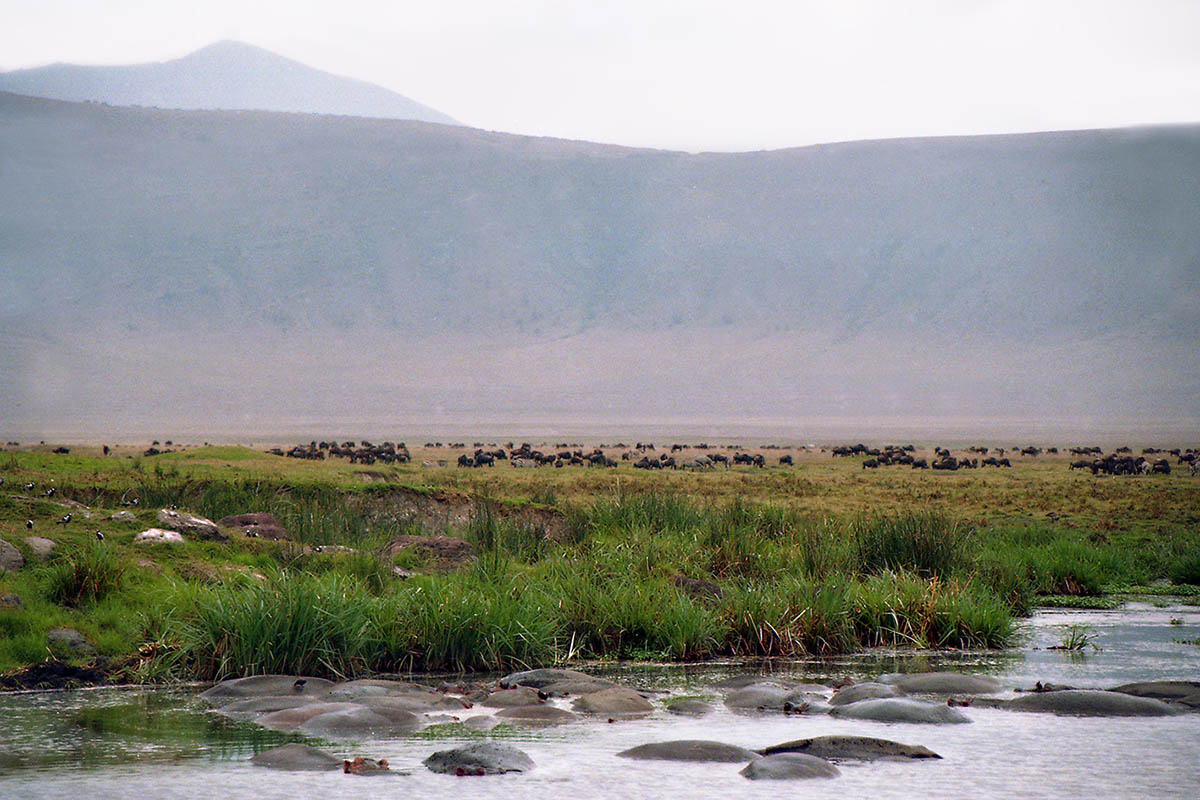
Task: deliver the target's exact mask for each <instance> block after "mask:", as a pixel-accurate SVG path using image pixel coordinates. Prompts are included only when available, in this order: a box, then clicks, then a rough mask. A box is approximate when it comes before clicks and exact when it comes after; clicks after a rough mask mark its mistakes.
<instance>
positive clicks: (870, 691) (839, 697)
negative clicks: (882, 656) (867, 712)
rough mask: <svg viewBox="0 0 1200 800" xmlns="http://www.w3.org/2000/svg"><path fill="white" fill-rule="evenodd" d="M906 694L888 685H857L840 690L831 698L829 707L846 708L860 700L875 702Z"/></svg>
mask: <svg viewBox="0 0 1200 800" xmlns="http://www.w3.org/2000/svg"><path fill="white" fill-rule="evenodd" d="M903 694H904V692H902V691H900V690H899V689H897V688H896V687H895V686H891V685H889V684H886V683H856V684H854V685H852V686H847V687H845V688H844V689H839V690H838V691H836V692H834V693H833V697H830V698H829V705H831V706H834V707H837V706H845V705H849V704H850V703H857V702H858V701H859V700H875V699H877V698H880V697H901V696H903Z"/></svg>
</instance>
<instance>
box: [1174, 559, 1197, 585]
mask: <svg viewBox="0 0 1200 800" xmlns="http://www.w3.org/2000/svg"><path fill="white" fill-rule="evenodd" d="M1171 583H1175V584H1188V585H1190V586H1200V553H1191V554H1189V555H1185V556H1183V557H1182V558H1180V559H1179V561H1177V562H1176V563H1175V564H1173V565H1172V566H1171Z"/></svg>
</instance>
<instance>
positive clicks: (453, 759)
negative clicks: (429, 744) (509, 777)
mask: <svg viewBox="0 0 1200 800" xmlns="http://www.w3.org/2000/svg"><path fill="white" fill-rule="evenodd" d="M424 764H425V766H426V767H428V768H429V769H430V770H431V771H433V772H440V773H444V774H447V775H501V774H503V773H505V772H528V771H529V770H531V769H533V767H534V763H533V759H531V758H530V757H529V756H527V755H526V754H525V753H523V752H521V751H520V750H518V749H517V748H515V747H513V746H512V745H508V744H503V743H501V742H474V743H472V744H468V745H464V746H462V747H456V748H454V749H452V750H439V751H437V752H436V753H434V754H433V755H431V756H429V758H427V759H425V761H424Z"/></svg>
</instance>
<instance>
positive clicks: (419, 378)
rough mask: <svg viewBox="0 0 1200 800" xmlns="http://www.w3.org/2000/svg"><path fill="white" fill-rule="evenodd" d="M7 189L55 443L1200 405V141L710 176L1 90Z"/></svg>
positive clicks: (1000, 146) (577, 152) (3, 216)
mask: <svg viewBox="0 0 1200 800" xmlns="http://www.w3.org/2000/svg"><path fill="white" fill-rule="evenodd" d="M0 177H2V179H3V180H2V182H0V241H2V242H3V247H2V248H0V372H4V373H5V374H6V375H10V376H13V379H12V380H11V381H8V382H6V383H7V386H6V387H4V388H0V402H7V404H8V406H9V407H10V408H12V409H14V411H13V414H12V419H15V420H23V421H25V422H27V423H28V424H33V423H34V422H36V421H37V420H44V419H48V418H53V419H57V420H60V421H61V420H63V419H83V420H85V421H90V420H95V419H103V420H106V423H105V424H117V421H118V420H125V421H126V422H127V423H128V424H134V422H131V420H133V421H136V420H138V419H141V417H139V416H138V415H139V414H142V415H146V414H150V415H159V416H160V417H163V418H167V417H170V418H176V417H180V418H183V419H192V420H194V419H203V418H206V415H207V417H215V418H219V419H224V420H242V421H244V422H245V423H246V424H247V425H252V424H257V423H255V420H259V419H260V418H262V419H270V420H273V421H274V422H276V423H278V424H282V421H285V420H291V421H296V420H303V419H312V420H318V421H328V420H330V419H333V418H335V417H336V418H339V419H340V418H344V417H346V415H354V414H358V415H362V416H365V417H379V416H386V415H392V416H396V415H400V416H405V418H407V417H409V416H416V417H421V416H422V415H431V414H450V415H453V414H467V415H470V414H476V415H478V414H482V413H491V414H500V415H501V416H503V415H504V414H510V415H515V414H518V413H521V414H524V413H533V414H535V415H537V414H542V415H543V416H545V415H553V414H554V413H562V414H565V413H576V412H579V411H581V410H582V411H587V412H594V413H597V414H601V413H602V414H610V415H617V416H620V415H622V414H625V415H638V414H641V415H644V416H655V417H656V418H666V417H672V418H674V417H678V416H679V415H684V416H688V415H692V416H695V415H703V414H707V415H712V416H714V417H723V416H726V417H728V416H736V417H738V418H743V419H744V418H766V417H770V418H772V419H780V418H787V417H789V416H792V417H804V416H809V415H839V416H847V415H858V414H888V415H933V416H937V415H944V414H956V415H960V416H962V415H982V416H1009V417H1011V416H1029V417H1038V416H1045V415H1052V416H1055V417H1071V418H1076V419H1078V418H1082V417H1084V416H1088V417H1092V416H1095V417H1105V418H1119V419H1139V418H1144V417H1149V416H1172V417H1191V418H1196V417H1198V416H1200V370H1197V369H1196V368H1195V367H1196V358H1195V356H1196V353H1198V352H1200V226H1197V225H1196V224H1195V219H1196V211H1197V209H1200V126H1174V127H1161V128H1147V129H1135V130H1116V131H1080V132H1070V133H1053V134H1037V135H1026V136H996V137H972V138H953V139H913V140H896V141H879V142H859V143H848V144H840V145H829V146H819V147H809V148H802V149H795V150H784V151H775V152H761V153H744V154H733V155H711V154H703V155H687V154H683V153H673V152H664V151H650V150H633V149H624V148H618V147H610V146H603V145H596V144H591V143H587V142H568V141H561V140H551V139H534V138H527V137H519V136H511V135H504V134H492V133H485V132H482V131H478V130H473V129H468V128H461V127H458V128H452V127H445V126H434V125H428V124H424V123H419V122H395V121H383V120H366V119H352V118H332V117H319V116H304V117H297V116H295V115H277V114H269V113H227V112H185V111H159V110H150V109H130V108H108V107H102V106H95V105H77V104H68V103H58V102H54V101H49V100H37V99H30V98H25V97H16V96H12V95H3V96H0ZM5 392H7V393H8V397H7V398H5V396H4V393H5ZM81 409H83V410H82V411H81ZM89 415H90V416H89ZM96 415H100V416H99V417H97V416H96ZM339 415H340V416H339ZM406 415H407V416H406ZM79 424H84V422H80V423H79ZM89 424H90V423H89Z"/></svg>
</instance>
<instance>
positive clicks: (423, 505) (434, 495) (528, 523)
mask: <svg viewBox="0 0 1200 800" xmlns="http://www.w3.org/2000/svg"><path fill="white" fill-rule="evenodd" d="M483 502H484V501H482V500H479V499H477V498H474V497H472V496H470V495H468V494H463V493H460V492H449V491H444V490H442V491H436V492H429V493H424V492H419V491H416V490H414V489H405V488H400V489H396V490H395V491H391V492H388V493H386V494H381V495H379V496H377V497H376V498H375V499H373V500H372V506H373V508H372V511H373V513H374V514H375V515H376V516H377V517H379V518H382V519H388V520H390V521H393V522H394V523H395V524H397V525H406V524H407V525H412V524H416V525H419V526H420V527H421V528H423V529H425V530H429V531H438V530H441V531H447V532H448V531H451V530H462V529H463V528H466V527H468V526H469V525H470V524H471V523H472V522H473V521H474V519H475V517H476V515H477V514H478V513H479V512H480V510H481V508H482V507H483V506H482V504H483ZM488 509H489V510H490V511H491V513H492V514H494V515H495V516H497V517H499V518H501V519H504V520H507V521H509V522H512V523H514V524H516V525H518V526H521V527H529V528H535V529H539V530H541V531H542V532H543V535H544V536H545V537H546V538H547V539H553V540H555V541H561V540H562V539H563V538H565V535H566V533H567V521H566V518H565V517H564V516H563V515H562V513H561V512H560V511H557V510H555V509H553V508H544V507H529V506H525V507H522V508H515V509H514V508H510V507H508V506H505V505H503V504H502V503H495V502H492V503H489V504H488Z"/></svg>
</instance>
